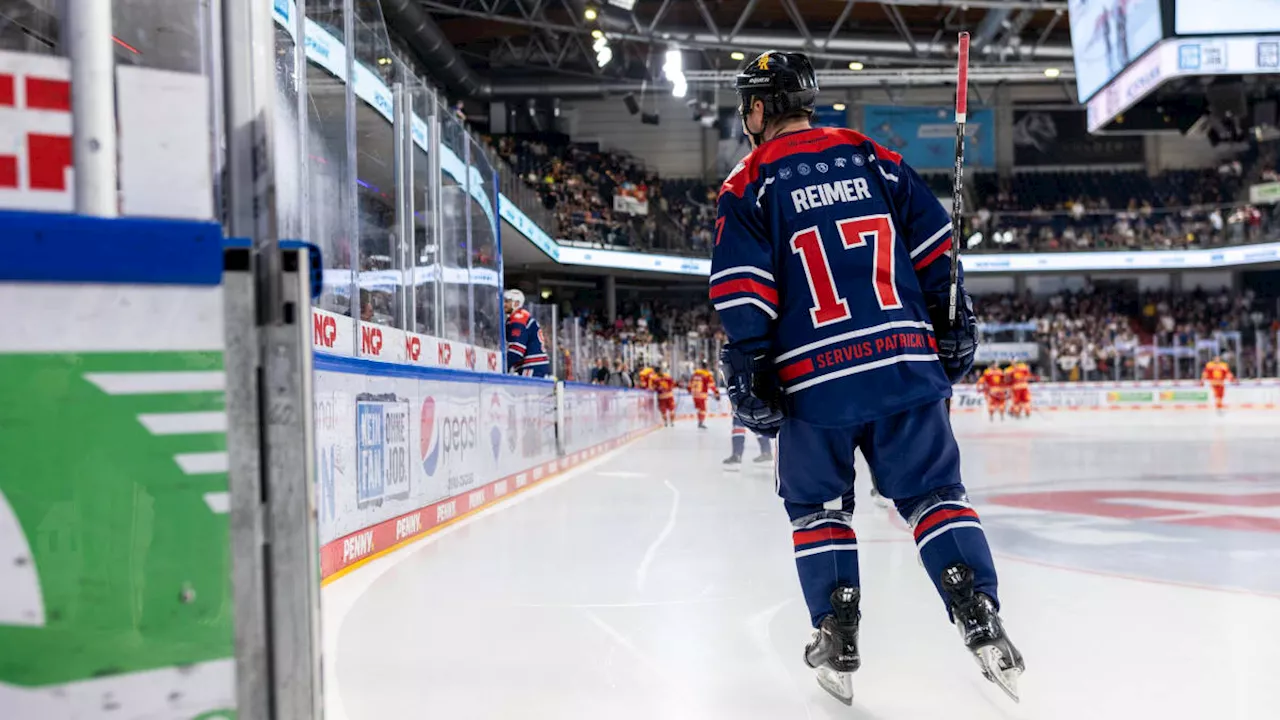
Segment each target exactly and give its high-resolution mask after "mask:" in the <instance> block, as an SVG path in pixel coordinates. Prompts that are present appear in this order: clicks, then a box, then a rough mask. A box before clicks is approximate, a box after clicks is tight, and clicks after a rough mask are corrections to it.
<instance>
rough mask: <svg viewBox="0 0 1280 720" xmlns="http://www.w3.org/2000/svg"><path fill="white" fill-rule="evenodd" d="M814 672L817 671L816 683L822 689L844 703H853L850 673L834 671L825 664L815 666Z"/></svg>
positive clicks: (851, 676) (851, 675)
mask: <svg viewBox="0 0 1280 720" xmlns="http://www.w3.org/2000/svg"><path fill="white" fill-rule="evenodd" d="M814 672H816V673H817V677H818V684H819V685H821V686H822V689H823V690H826V691H827V692H828V693H830V694H831V696H832V697H834V698H835V699H837V700H839V701H840V702H842V703H844V704H845V705H852V704H853V674H852V673H844V672H836V671H835V670H832V669H831V668H829V667H827V666H825V665H823V666H822V667H819V668H816V669H815V670H814Z"/></svg>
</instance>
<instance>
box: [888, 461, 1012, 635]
mask: <svg viewBox="0 0 1280 720" xmlns="http://www.w3.org/2000/svg"><path fill="white" fill-rule="evenodd" d="M895 503H896V504H897V506H898V512H899V513H900V514H901V515H902V517H903V519H905V520H906V521H907V522H908V523H909V524H910V525H911V530H912V533H913V534H914V535H915V539H916V548H917V549H918V550H919V551H920V561H921V563H922V564H923V565H924V568H925V571H926V572H928V573H929V579H930V580H932V581H933V585H934V587H935V588H937V590H938V594H939V595H940V596H941V597H942V602H943V604H944V605H946V606H947V608H948V611H949V610H950V607H951V604H950V602H949V601H948V598H947V594H946V593H945V592H944V591H943V589H942V571H943V570H945V569H946V568H947V567H948V566H949V565H952V564H954V563H964V564H965V565H968V566H969V567H970V568H972V569H973V574H974V581H973V587H974V589H975V590H977V591H978V592H980V593H983V594H984V595H986V596H988V597H990V598H991V600H992V601H993V602H995V604H996V607H997V608H999V606H1000V598H999V597H998V596H997V594H996V587H997V580H996V566H995V562H994V561H993V560H992V559H991V547H990V546H989V545H987V535H986V533H985V532H983V530H982V523H981V522H980V521H979V520H978V513H977V511H975V510H974V509H973V506H972V505H970V504H969V498H968V496H967V495H966V494H965V491H964V486H963V485H960V484H959V483H957V484H955V485H948V486H946V487H942V488H939V489H937V490H934V491H932V492H930V493H927V494H925V495H919V496H917V497H913V498H906V499H903V500H896V501H895Z"/></svg>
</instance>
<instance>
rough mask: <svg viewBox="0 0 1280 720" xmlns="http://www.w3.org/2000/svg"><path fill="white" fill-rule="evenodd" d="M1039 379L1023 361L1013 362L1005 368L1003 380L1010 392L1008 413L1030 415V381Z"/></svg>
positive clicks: (1021, 415)
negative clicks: (1010, 404) (1010, 403)
mask: <svg viewBox="0 0 1280 720" xmlns="http://www.w3.org/2000/svg"><path fill="white" fill-rule="evenodd" d="M1039 379H1040V378H1039V377H1037V376H1036V374H1035V373H1033V372H1031V368H1030V367H1029V366H1028V365H1027V364H1026V363H1024V362H1015V363H1013V364H1012V365H1010V366H1009V367H1007V368H1005V371H1004V380H1005V384H1006V385H1008V386H1009V390H1010V392H1011V402H1012V406H1011V407H1010V408H1009V414H1010V415H1012V416H1013V417H1031V383H1032V381H1038V380H1039Z"/></svg>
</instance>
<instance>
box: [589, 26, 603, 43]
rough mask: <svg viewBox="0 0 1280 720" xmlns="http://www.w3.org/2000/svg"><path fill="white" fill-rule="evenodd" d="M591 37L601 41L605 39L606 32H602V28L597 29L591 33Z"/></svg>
mask: <svg viewBox="0 0 1280 720" xmlns="http://www.w3.org/2000/svg"><path fill="white" fill-rule="evenodd" d="M591 37H593V38H595V39H596V40H599V39H600V38H602V37H604V31H603V30H601V29H600V28H596V29H595V30H592V31H591Z"/></svg>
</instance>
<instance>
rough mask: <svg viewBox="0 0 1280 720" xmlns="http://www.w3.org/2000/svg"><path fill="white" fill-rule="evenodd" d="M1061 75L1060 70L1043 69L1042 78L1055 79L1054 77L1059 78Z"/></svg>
mask: <svg viewBox="0 0 1280 720" xmlns="http://www.w3.org/2000/svg"><path fill="white" fill-rule="evenodd" d="M1061 74H1062V71H1061V70H1059V69H1058V68H1045V69H1044V76H1045V77H1047V78H1056V77H1058V76H1059V75H1061Z"/></svg>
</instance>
